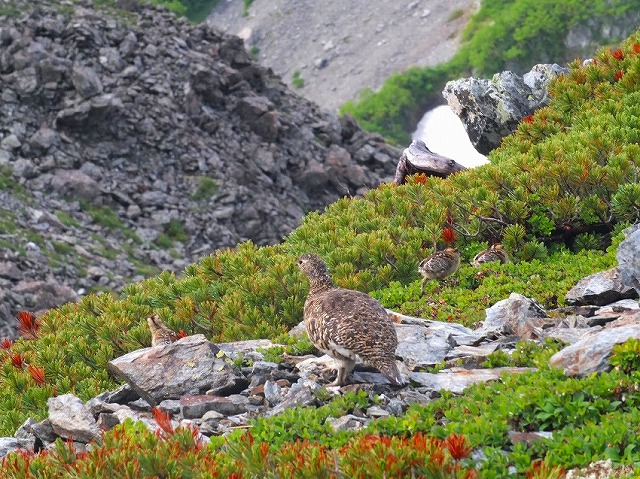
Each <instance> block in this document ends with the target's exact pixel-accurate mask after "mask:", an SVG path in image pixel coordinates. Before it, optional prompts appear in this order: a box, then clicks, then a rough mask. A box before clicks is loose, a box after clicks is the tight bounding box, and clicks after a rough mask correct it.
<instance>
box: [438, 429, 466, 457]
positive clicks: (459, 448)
mask: <svg viewBox="0 0 640 479" xmlns="http://www.w3.org/2000/svg"><path fill="white" fill-rule="evenodd" d="M444 446H445V447H446V448H447V449H448V450H449V454H451V457H453V458H454V459H464V458H465V457H468V456H469V454H471V451H472V449H471V447H470V446H469V444H468V443H467V438H466V437H464V436H463V435H462V434H451V435H450V436H449V437H448V438H446V439H445V440H444Z"/></svg>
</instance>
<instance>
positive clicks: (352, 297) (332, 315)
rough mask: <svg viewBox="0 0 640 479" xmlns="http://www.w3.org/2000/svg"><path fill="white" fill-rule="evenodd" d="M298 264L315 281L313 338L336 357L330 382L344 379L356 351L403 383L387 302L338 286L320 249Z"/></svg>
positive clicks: (308, 313)
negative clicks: (397, 363)
mask: <svg viewBox="0 0 640 479" xmlns="http://www.w3.org/2000/svg"><path fill="white" fill-rule="evenodd" d="M298 266H299V267H300V270H301V271H302V272H303V273H304V274H305V275H306V276H307V278H309V283H310V284H311V289H310V290H309V295H308V296H307V300H306V302H305V304H304V322H305V325H306V327H307V332H308V333H309V338H310V339H311V341H312V342H313V344H314V345H315V346H316V347H317V348H318V349H319V350H321V351H322V352H324V353H326V354H328V355H329V356H331V357H332V358H333V359H334V360H335V361H336V363H337V372H338V374H337V376H336V379H335V381H334V382H333V383H332V384H331V385H343V384H345V382H346V379H347V375H348V374H349V373H350V372H351V370H352V369H353V367H354V366H355V364H356V358H357V357H360V359H361V360H362V361H363V362H364V363H366V364H369V365H370V366H373V367H375V368H376V369H378V370H379V371H380V372H381V373H383V374H384V375H385V376H386V377H387V378H389V380H390V381H391V382H393V383H394V384H396V385H401V384H403V382H404V381H403V380H402V376H401V375H400V371H399V370H398V366H397V365H396V362H395V352H396V347H397V345H398V338H397V335H396V330H395V328H394V327H393V323H392V321H391V319H389V316H388V315H387V312H386V311H385V309H384V308H383V307H382V305H381V304H380V303H378V301H376V300H375V299H374V298H372V297H371V296H369V295H368V294H365V293H361V292H359V291H353V290H350V289H345V288H339V287H336V286H335V285H334V284H333V281H332V280H331V276H329V272H328V270H327V266H326V264H325V263H324V261H323V260H322V258H320V257H319V256H318V255H316V254H305V255H302V256H300V258H299V259H298Z"/></svg>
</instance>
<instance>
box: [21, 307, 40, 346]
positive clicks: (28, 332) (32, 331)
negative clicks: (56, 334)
mask: <svg viewBox="0 0 640 479" xmlns="http://www.w3.org/2000/svg"><path fill="white" fill-rule="evenodd" d="M39 328H40V324H39V323H38V321H37V320H36V317H35V315H34V314H33V313H30V312H29V311H20V312H19V313H18V332H19V333H20V334H21V335H22V336H24V337H25V338H27V339H35V338H36V337H37V336H38V329H39Z"/></svg>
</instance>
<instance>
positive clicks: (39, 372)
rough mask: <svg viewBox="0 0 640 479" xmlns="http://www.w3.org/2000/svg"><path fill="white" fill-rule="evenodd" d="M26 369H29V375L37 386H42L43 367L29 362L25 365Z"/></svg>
mask: <svg viewBox="0 0 640 479" xmlns="http://www.w3.org/2000/svg"><path fill="white" fill-rule="evenodd" d="M27 371H29V374H31V377H32V378H33V380H34V381H35V382H36V384H37V385H38V386H44V368H40V367H38V366H34V365H33V364H30V365H29V366H28V367H27Z"/></svg>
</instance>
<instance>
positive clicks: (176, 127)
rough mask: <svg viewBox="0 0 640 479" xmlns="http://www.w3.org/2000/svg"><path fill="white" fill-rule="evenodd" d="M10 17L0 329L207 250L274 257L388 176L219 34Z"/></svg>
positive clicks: (3, 76)
mask: <svg viewBox="0 0 640 479" xmlns="http://www.w3.org/2000/svg"><path fill="white" fill-rule="evenodd" d="M12 5H15V6H16V9H15V10H11V9H7V11H10V13H11V12H12V13H14V15H9V16H5V17H0V19H2V21H1V22H0V24H1V25H2V26H0V94H1V101H0V213H1V214H2V221H1V222H0V230H3V231H0V234H1V238H0V285H1V286H2V291H3V292H2V293H0V322H3V321H5V322H6V321H10V320H11V318H13V317H14V316H15V312H16V311H17V310H19V309H22V308H25V309H35V310H38V309H42V308H48V307H50V306H53V304H54V303H55V304H57V303H58V302H60V300H69V299H73V298H74V297H75V295H76V293H77V290H88V289H91V288H105V289H108V290H114V289H115V290H117V289H119V288H121V287H122V286H123V285H124V284H126V282H127V281H130V280H132V279H133V280H135V279H139V278H141V277H142V276H145V275H148V274H151V273H152V272H154V271H157V270H159V269H168V270H180V269H181V268H182V267H184V266H185V265H186V264H189V263H192V262H194V261H196V260H197V259H198V258H200V257H202V256H204V255H206V254H208V253H210V252H211V251H213V250H214V249H215V248H219V247H225V246H233V245H235V244H237V243H238V242H241V241H246V240H252V241H254V242H255V243H257V244H272V243H276V242H278V241H280V240H281V239H282V237H283V236H284V235H286V234H287V233H289V232H290V231H291V230H292V229H293V228H294V227H295V226H296V225H297V224H298V222H299V220H300V219H301V217H302V216H303V215H304V213H305V212H308V211H310V210H316V209H321V208H323V207H324V206H326V205H327V204H329V203H330V202H332V201H335V200H336V199H338V198H340V197H341V196H344V195H352V194H357V193H362V192H363V191H364V190H366V189H367V188H370V187H375V186H377V185H378V184H379V183H380V182H381V181H386V180H389V179H390V178H391V177H392V174H393V171H394V169H395V163H396V160H397V158H398V157H399V156H400V152H399V151H398V150H397V149H395V148H392V147H389V146H388V145H386V144H385V143H384V142H383V141H382V140H381V139H380V138H378V137H375V136H372V135H369V134H366V133H364V132H362V131H361V130H360V129H359V127H358V126H357V125H356V124H355V123H353V122H351V121H349V120H348V119H347V120H340V119H338V118H337V117H336V116H335V115H333V114H330V113H327V112H325V111H322V110H321V109H320V108H318V107H317V106H316V105H314V104H313V103H310V102H309V101H307V100H305V99H303V98H301V97H299V96H297V95H295V94H293V93H291V92H290V91H289V90H288V89H287V87H286V86H285V85H284V84H283V83H282V82H281V81H280V79H279V78H278V77H276V76H275V75H274V74H273V73H272V72H271V70H269V69H267V68H265V67H262V66H260V65H257V64H256V63H254V62H253V61H252V59H251V57H250V55H249V54H248V53H247V52H246V51H245V49H244V46H243V44H242V41H241V40H239V39H238V38H236V37H231V36H227V35H225V34H222V33H220V32H218V31H217V30H215V29H214V28H212V27H209V26H207V25H198V26H194V25H191V24H189V23H188V22H187V21H185V20H182V19H176V18H175V17H174V16H173V15H172V14H170V13H168V12H167V11H166V10H164V9H158V8H153V7H144V8H142V7H139V6H137V7H136V8H135V10H136V11H135V12H132V11H122V10H117V11H104V10H96V9H94V8H92V6H91V2H87V1H78V2H74V3H65V4H64V5H60V4H58V2H45V1H36V2H33V1H30V2H28V3H22V4H18V3H15V2H13V3H12ZM43 288H44V289H43ZM47 288H48V289H47ZM56 288H57V289H56ZM44 290H47V291H49V292H50V293H49V294H48V296H47V295H44V294H43V293H42V291H44ZM0 336H1V334H0Z"/></svg>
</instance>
